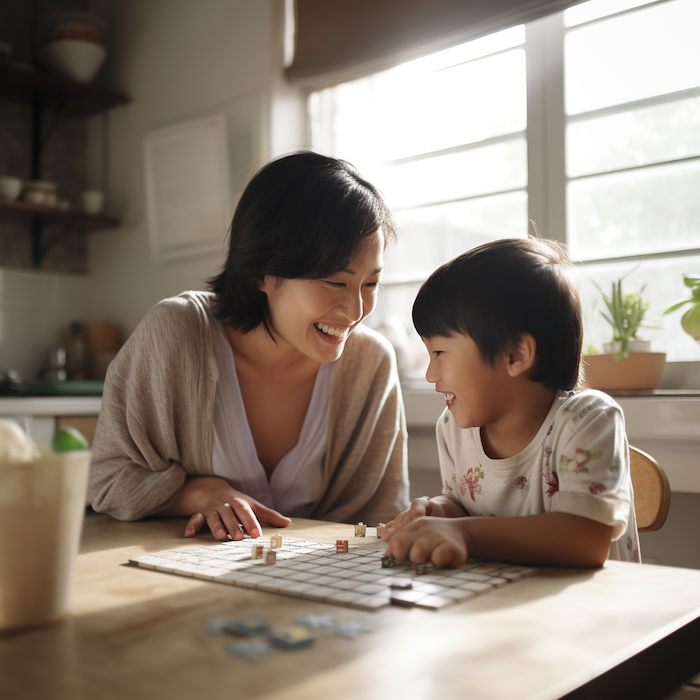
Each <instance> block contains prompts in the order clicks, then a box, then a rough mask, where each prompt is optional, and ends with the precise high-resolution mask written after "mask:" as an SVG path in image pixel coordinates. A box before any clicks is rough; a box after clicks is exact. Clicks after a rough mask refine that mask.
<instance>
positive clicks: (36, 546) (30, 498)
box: [0, 445, 90, 630]
mask: <svg viewBox="0 0 700 700" xmlns="http://www.w3.org/2000/svg"><path fill="white" fill-rule="evenodd" d="M39 450H40V452H41V457H40V458H39V459H36V460H35V461H33V462H24V463H18V462H4V463H0V630H11V629H19V628H22V627H31V626H34V625H42V624H46V623H49V622H55V621H57V620H60V619H62V618H64V617H66V615H68V613H69V612H70V605H71V598H72V592H73V577H74V573H75V563H76V560H77V557H78V548H79V545H80V533H81V530H82V526H83V517H84V515H85V493H86V491H87V479H88V468H89V465H90V452H89V451H88V450H78V451H74V452H64V453H61V454H53V453H52V452H51V450H50V449H49V448H48V447H45V446H43V445H42V446H40V447H39Z"/></svg>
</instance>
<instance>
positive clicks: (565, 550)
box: [382, 513, 613, 567]
mask: <svg viewBox="0 0 700 700" xmlns="http://www.w3.org/2000/svg"><path fill="white" fill-rule="evenodd" d="M612 530H613V529H612V527H611V526H610V525H605V524H603V523H599V522H596V521H595V520H590V519H589V518H583V517H581V516H578V515H571V514H569V513H542V514H540V515H527V516H523V517H516V518H499V517H468V518H452V519H445V518H431V517H425V518H421V519H419V520H416V521H413V522H410V523H408V524H406V525H405V526H404V527H401V528H399V529H393V530H391V531H390V532H389V533H387V534H386V535H384V537H382V539H383V540H384V541H385V542H388V544H389V546H388V547H387V550H386V555H387V556H391V555H392V554H393V555H394V556H395V557H396V558H397V559H410V560H411V561H415V562H427V561H432V562H433V563H434V564H435V565H436V566H460V565H461V564H464V562H466V560H467V559H468V558H470V557H479V558H483V559H493V560H496V561H503V562H512V563H517V564H530V565H552V566H585V567H598V566H602V565H603V563H604V562H605V558H606V556H607V554H608V547H609V546H610V538H611V536H612Z"/></svg>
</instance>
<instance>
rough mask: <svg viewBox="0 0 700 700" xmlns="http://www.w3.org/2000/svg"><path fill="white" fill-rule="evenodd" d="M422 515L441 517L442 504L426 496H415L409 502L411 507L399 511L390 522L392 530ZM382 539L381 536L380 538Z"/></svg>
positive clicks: (443, 515)
mask: <svg viewBox="0 0 700 700" xmlns="http://www.w3.org/2000/svg"><path fill="white" fill-rule="evenodd" d="M424 515H432V516H433V517H436V518H443V517H445V514H444V512H443V509H442V506H440V505H439V504H437V503H435V502H434V501H431V500H430V499H429V498H428V497H427V496H422V497H421V498H416V499H414V500H413V502H412V503H411V507H410V508H409V509H408V510H405V511H404V512H403V513H399V514H398V515H397V516H396V517H395V518H394V520H393V521H392V524H391V529H392V530H397V529H398V528H400V527H403V526H404V525H408V523H411V522H413V521H414V520H418V518H422V517H423V516H424ZM382 539H383V538H382Z"/></svg>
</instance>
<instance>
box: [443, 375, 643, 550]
mask: <svg viewBox="0 0 700 700" xmlns="http://www.w3.org/2000/svg"><path fill="white" fill-rule="evenodd" d="M436 431H437V441H438V451H439V455H440V471H441V473H442V481H443V493H444V494H446V495H449V496H451V497H453V498H455V499H456V500H457V501H459V503H461V504H462V506H463V507H464V508H465V509H466V511H467V512H468V513H469V515H496V516H508V517H514V516H521V515H536V514H539V513H552V512H553V513H571V514H573V515H580V516H582V517H585V518H590V519H591V520H596V521H597V522H601V523H605V524H606V525H611V526H612V527H613V535H612V540H613V541H612V544H611V545H610V553H609V557H610V558H611V559H620V560H622V561H640V553H639V536H638V534H637V523H636V518H635V514H634V498H633V492H632V481H631V479H630V471H629V452H628V444H627V435H626V432H625V422H624V416H623V414H622V409H621V408H620V407H619V405H618V404H617V403H615V401H613V400H612V399H611V398H610V397H609V396H608V395H607V394H604V393H602V392H600V391H595V390H592V389H587V390H585V391H580V392H567V391H559V392H557V394H556V396H555V398H554V402H553V403H552V407H551V409H550V410H549V413H548V414H547V418H546V419H545V421H544V423H543V424H542V427H541V428H540V430H539V432H538V433H537V435H536V436H535V438H534V440H533V441H532V442H531V443H530V444H529V445H528V446H527V447H526V448H525V449H524V450H523V451H522V452H520V453H519V454H517V455H515V456H514V457H509V458H508V459H491V458H490V457H488V456H487V455H486V453H485V452H484V450H483V447H482V444H481V434H480V430H479V428H467V429H463V428H460V427H459V426H458V425H457V424H456V423H455V421H454V418H453V417H452V414H451V413H450V412H449V410H448V409H445V411H444V413H443V414H442V416H440V419H439V420H438V423H437V428H436Z"/></svg>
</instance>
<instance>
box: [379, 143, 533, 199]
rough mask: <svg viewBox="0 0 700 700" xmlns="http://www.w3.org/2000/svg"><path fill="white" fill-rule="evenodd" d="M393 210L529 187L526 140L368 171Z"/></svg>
mask: <svg viewBox="0 0 700 700" xmlns="http://www.w3.org/2000/svg"><path fill="white" fill-rule="evenodd" d="M367 177H368V179H369V180H370V182H374V183H375V184H376V185H377V186H378V187H379V188H380V189H381V190H382V192H383V193H384V194H385V195H386V197H387V199H388V201H389V202H390V204H391V206H392V207H395V208H406V207H415V206H420V205H422V204H429V203H431V202H440V201H443V202H444V201H449V200H453V199H461V198H464V197H473V196H475V195H482V194H488V193H489V192H498V191H502V190H509V189H518V188H523V187H526V186H527V145H526V142H525V139H524V138H517V139H512V140H508V141H506V142H504V143H497V144H494V145H493V146H484V147H482V148H471V149H468V150H464V151H459V152H457V153H448V154H447V155H442V156H436V157H433V158H421V159H419V160H415V161H410V162H408V163H400V164H398V165H388V166H384V167H378V168H376V169H375V168H373V169H371V170H368V171H367Z"/></svg>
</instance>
